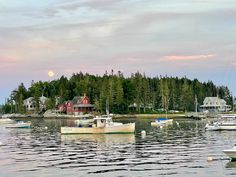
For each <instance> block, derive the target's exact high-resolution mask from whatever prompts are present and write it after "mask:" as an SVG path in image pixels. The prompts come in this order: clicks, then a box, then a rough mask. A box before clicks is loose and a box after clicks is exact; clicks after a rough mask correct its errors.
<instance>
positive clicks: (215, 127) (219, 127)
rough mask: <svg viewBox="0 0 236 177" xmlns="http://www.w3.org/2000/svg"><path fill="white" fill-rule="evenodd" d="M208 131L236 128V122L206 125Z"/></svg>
mask: <svg viewBox="0 0 236 177" xmlns="http://www.w3.org/2000/svg"><path fill="white" fill-rule="evenodd" d="M205 129H206V130H208V131H220V130H232V131H233V130H236V124H221V125H220V124H219V125H206V127H205Z"/></svg>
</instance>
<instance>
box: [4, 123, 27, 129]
mask: <svg viewBox="0 0 236 177" xmlns="http://www.w3.org/2000/svg"><path fill="white" fill-rule="evenodd" d="M6 128H31V123H17V124H11V125H8V126H6Z"/></svg>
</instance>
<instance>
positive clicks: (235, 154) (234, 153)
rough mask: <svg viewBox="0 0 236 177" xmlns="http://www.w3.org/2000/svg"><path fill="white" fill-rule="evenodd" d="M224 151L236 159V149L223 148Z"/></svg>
mask: <svg viewBox="0 0 236 177" xmlns="http://www.w3.org/2000/svg"><path fill="white" fill-rule="evenodd" d="M223 152H224V153H225V154H226V155H227V156H228V157H230V158H231V159H232V160H234V161H235V160H236V149H235V148H234V149H228V150H223Z"/></svg>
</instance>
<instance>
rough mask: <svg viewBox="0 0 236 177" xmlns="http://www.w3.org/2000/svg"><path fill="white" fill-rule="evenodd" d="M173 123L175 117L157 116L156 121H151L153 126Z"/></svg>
mask: <svg viewBox="0 0 236 177" xmlns="http://www.w3.org/2000/svg"><path fill="white" fill-rule="evenodd" d="M172 123H173V119H168V118H164V117H161V118H157V119H156V120H155V122H151V126H163V125H169V124H172Z"/></svg>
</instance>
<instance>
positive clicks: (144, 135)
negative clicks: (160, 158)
mask: <svg viewBox="0 0 236 177" xmlns="http://www.w3.org/2000/svg"><path fill="white" fill-rule="evenodd" d="M141 136H142V138H145V137H146V131H145V130H142V131H141Z"/></svg>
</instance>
